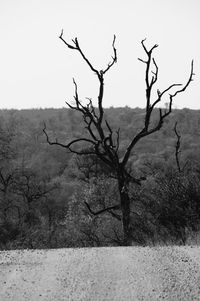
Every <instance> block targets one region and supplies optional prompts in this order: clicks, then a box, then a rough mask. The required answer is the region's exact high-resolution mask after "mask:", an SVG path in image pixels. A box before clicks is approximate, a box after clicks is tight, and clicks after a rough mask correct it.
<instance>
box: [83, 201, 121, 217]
mask: <svg viewBox="0 0 200 301" xmlns="http://www.w3.org/2000/svg"><path fill="white" fill-rule="evenodd" d="M84 203H85V205H86V207H87V208H88V210H89V212H90V213H91V214H92V215H99V214H102V213H104V212H109V213H111V212H110V210H118V209H120V208H121V206H120V205H114V206H110V207H107V208H103V209H101V210H99V211H96V212H95V211H93V210H92V209H91V208H90V205H89V204H88V203H87V202H84ZM111 214H113V213H111Z"/></svg>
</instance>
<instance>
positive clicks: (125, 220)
mask: <svg viewBox="0 0 200 301" xmlns="http://www.w3.org/2000/svg"><path fill="white" fill-rule="evenodd" d="M118 187H119V194H120V202H121V211H122V228H123V236H124V237H123V245H124V246H130V245H131V233H130V198H129V195H128V189H127V187H126V181H125V180H124V179H118Z"/></svg>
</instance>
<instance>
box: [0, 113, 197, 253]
mask: <svg viewBox="0 0 200 301" xmlns="http://www.w3.org/2000/svg"><path fill="white" fill-rule="evenodd" d="M144 112H145V111H144V109H139V108H135V109H131V108H129V107H125V108H109V109H105V115H106V119H107V120H109V122H110V125H111V126H112V128H113V131H117V130H118V129H119V133H120V147H119V156H120V154H122V153H123V151H124V150H125V149H126V147H127V145H128V143H129V141H130V139H131V138H132V137H133V136H134V135H135V134H136V133H137V132H138V130H139V129H141V126H142V122H143V118H144ZM0 117H1V118H0V209H1V213H0V249H13V248H26V247H28V248H38V247H39V248H46V247H48V248H54V247H79V246H107V245H116V244H117V245H118V244H120V237H121V226H120V223H119V221H118V220H119V218H120V216H119V215H115V216H113V215H110V214H105V215H100V216H98V217H97V216H95V217H94V216H92V214H91V212H88V210H87V208H86V207H85V204H84V202H85V201H87V202H88V203H90V204H91V206H92V208H94V210H99V209H102V207H103V206H105V205H108V206H110V205H112V204H113V203H116V202H118V201H119V200H118V197H117V187H116V182H115V180H114V179H113V176H112V175H110V171H109V170H108V169H106V167H105V165H103V164H102V163H100V162H99V161H98V160H96V159H95V158H93V157H88V156H85V157H84V158H80V157H79V158H77V156H75V155H74V154H71V153H70V152H69V151H67V150H66V149H64V148H60V147H58V146H50V145H48V143H47V141H46V138H45V135H44V133H43V128H44V123H45V124H46V128H47V131H48V134H49V137H50V139H51V140H52V141H55V139H58V141H60V142H62V143H63V144H65V143H67V142H69V141H70V139H71V138H72V137H75V138H78V137H80V136H81V135H82V134H83V133H84V126H83V121H82V118H81V116H80V115H78V113H77V112H74V111H71V110H69V109H65V108H63V109H38V110H37V109H34V110H20V111H17V110H1V111H0ZM157 117H158V110H155V112H154V115H153V118H152V120H151V122H152V123H154V121H155V119H156V118H157ZM176 121H177V122H178V124H177V129H178V132H179V134H180V135H181V148H180V151H181V152H180V153H179V160H180V165H181V169H182V172H181V174H179V173H177V166H176V161H175V146H176V142H177V137H176V135H175V132H174V125H175V122H176ZM199 129H200V111H194V110H189V109H183V110H173V112H172V114H171V115H170V116H169V118H168V119H166V121H165V123H164V125H163V128H162V129H161V130H160V131H159V132H157V133H155V134H153V135H151V136H148V137H146V138H145V139H143V140H141V142H139V143H138V144H137V145H136V147H135V148H134V151H133V153H132V154H131V157H130V161H129V169H130V170H131V172H132V174H133V175H136V176H138V177H143V178H145V179H146V181H144V182H143V183H142V186H141V187H137V186H134V185H133V186H131V188H130V194H131V198H132V229H133V230H132V231H133V241H134V242H135V244H139V245H141V244H142V245H143V244H155V243H156V242H158V241H160V240H161V241H164V242H167V241H172V242H176V243H180V242H181V243H185V241H186V239H187V236H188V234H187V233H193V232H195V233H196V231H199V221H200V218H199V217H200V203H199V197H200V186H199V178H200V165H199V162H200V160H199V159H200V130H199ZM81 147H82V148H85V147H87V145H82V146H81Z"/></svg>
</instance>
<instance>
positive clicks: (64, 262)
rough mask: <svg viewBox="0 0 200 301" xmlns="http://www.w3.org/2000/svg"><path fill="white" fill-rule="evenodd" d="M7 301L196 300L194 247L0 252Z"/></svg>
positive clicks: (198, 252)
mask: <svg viewBox="0 0 200 301" xmlns="http://www.w3.org/2000/svg"><path fill="white" fill-rule="evenodd" d="M7 300H13V301H24V300H27V301H40V300H41V301H43V300H46V301H51V300H55V301H64V300H74V301H78V300H86V301H89V300H92V301H93V300H95V301H96V300H97V301H98V300H109V301H110V300H116V301H124V300H126V301H128V300H131V301H134V300H147V301H150V300H153V301H155V300H169V301H173V300H181V301H183V300H186V301H190V300H200V248H194V247H193V248H191V247H163V248H142V247H141V248H138V247H129V248H93V249H58V250H34V251H26V250H25V251H10V252H0V301H7Z"/></svg>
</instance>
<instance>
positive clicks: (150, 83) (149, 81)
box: [122, 40, 194, 167]
mask: <svg viewBox="0 0 200 301" xmlns="http://www.w3.org/2000/svg"><path fill="white" fill-rule="evenodd" d="M144 41H145V40H142V42H141V43H142V46H143V48H144V50H145V52H146V54H147V57H148V58H147V61H145V60H142V59H139V60H140V61H142V62H143V63H145V64H146V72H145V82H146V113H145V120H144V128H143V129H142V130H141V131H140V132H139V133H138V134H137V135H136V136H135V137H134V138H133V139H132V141H131V142H130V144H129V145H128V147H127V149H126V152H125V155H124V157H123V159H122V165H123V167H125V165H126V164H127V162H128V159H129V157H130V153H131V151H132V149H133V148H134V146H135V145H136V143H138V141H139V140H140V139H141V138H143V137H145V136H148V135H150V134H152V133H154V132H156V131H159V130H160V129H161V127H162V125H163V122H164V120H165V118H166V117H167V116H168V115H169V114H170V113H171V111H172V103H173V98H174V97H176V96H177V95H178V94H179V93H181V92H184V91H185V90H186V88H187V87H188V86H189V84H190V83H191V81H192V80H193V75H194V73H193V60H192V62H191V70H190V75H189V78H188V81H187V82H186V84H185V85H184V86H183V85H182V84H172V85H170V86H169V87H167V88H166V89H164V90H163V91H162V92H160V91H159V90H157V98H156V100H154V101H153V102H152V103H151V94H152V88H153V87H154V84H155V83H156V81H157V79H158V66H157V64H156V62H155V59H154V58H152V51H153V50H154V49H155V48H156V47H158V45H157V44H155V45H154V46H153V47H152V48H151V49H150V50H147V48H146V46H145V44H144ZM151 63H153V65H154V66H155V69H156V70H155V72H153V77H151V73H150V66H151ZM179 86H181V87H182V88H180V89H178V90H177V91H176V92H175V93H173V94H169V107H168V109H166V110H162V109H160V110H159V118H158V121H157V123H156V125H154V126H153V127H152V128H150V123H151V122H150V121H151V116H152V112H153V109H154V108H155V106H156V105H157V104H158V103H159V102H160V101H161V100H162V98H163V96H164V95H165V94H166V93H167V92H169V91H170V90H171V89H172V88H174V87H179Z"/></svg>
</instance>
